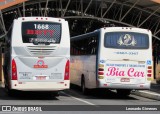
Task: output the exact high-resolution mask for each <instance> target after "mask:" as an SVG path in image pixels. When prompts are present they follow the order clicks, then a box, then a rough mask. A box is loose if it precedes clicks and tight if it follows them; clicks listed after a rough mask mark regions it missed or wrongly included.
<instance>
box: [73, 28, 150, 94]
mask: <svg viewBox="0 0 160 114" xmlns="http://www.w3.org/2000/svg"><path fill="white" fill-rule="evenodd" d="M152 64H153V62H152V34H151V31H150V30H146V29H141V28H132V27H106V28H101V29H98V30H95V31H94V32H90V33H87V34H83V35H79V36H75V37H72V38H71V83H72V84H76V85H79V86H81V88H82V91H83V93H87V90H88V89H95V88H108V89H116V90H117V93H118V94H119V95H123V96H126V95H129V94H130V92H131V90H139V89H150V81H151V79H152V76H153V70H152V69H153V68H152V67H153V65H152Z"/></svg>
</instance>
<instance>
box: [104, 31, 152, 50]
mask: <svg viewBox="0 0 160 114" xmlns="http://www.w3.org/2000/svg"><path fill="white" fill-rule="evenodd" d="M104 37H105V38H104V46H105V47H106V48H117V49H148V48H149V37H148V35H147V34H142V33H134V32H110V33H106V34H105V36H104Z"/></svg>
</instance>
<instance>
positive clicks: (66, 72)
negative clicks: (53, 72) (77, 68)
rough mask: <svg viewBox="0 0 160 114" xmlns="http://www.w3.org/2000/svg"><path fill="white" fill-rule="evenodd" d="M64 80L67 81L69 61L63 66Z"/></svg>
mask: <svg viewBox="0 0 160 114" xmlns="http://www.w3.org/2000/svg"><path fill="white" fill-rule="evenodd" d="M64 80H69V60H68V61H67V63H66V66H65V73H64Z"/></svg>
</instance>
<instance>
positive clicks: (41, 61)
mask: <svg viewBox="0 0 160 114" xmlns="http://www.w3.org/2000/svg"><path fill="white" fill-rule="evenodd" d="M33 67H34V68H48V65H45V63H44V61H43V60H38V61H37V64H36V65H34V66H33Z"/></svg>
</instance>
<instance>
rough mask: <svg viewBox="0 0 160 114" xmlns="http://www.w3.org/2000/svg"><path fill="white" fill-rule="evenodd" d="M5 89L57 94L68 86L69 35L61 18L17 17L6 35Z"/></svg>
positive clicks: (65, 22) (65, 23)
mask: <svg viewBox="0 0 160 114" xmlns="http://www.w3.org/2000/svg"><path fill="white" fill-rule="evenodd" d="M5 40H6V48H5V54H4V66H3V71H4V77H5V88H6V90H7V92H8V93H9V94H12V93H14V92H15V91H14V90H21V91H47V92H49V93H50V92H51V93H55V95H57V93H58V92H59V91H60V90H64V89H69V86H70V69H69V68H70V67H69V66H70V34H69V27H68V22H67V21H65V20H64V19H61V18H51V17H21V18H18V19H15V20H14V22H13V24H12V26H11V27H10V29H9V30H8V33H7V35H6V38H5Z"/></svg>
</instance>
